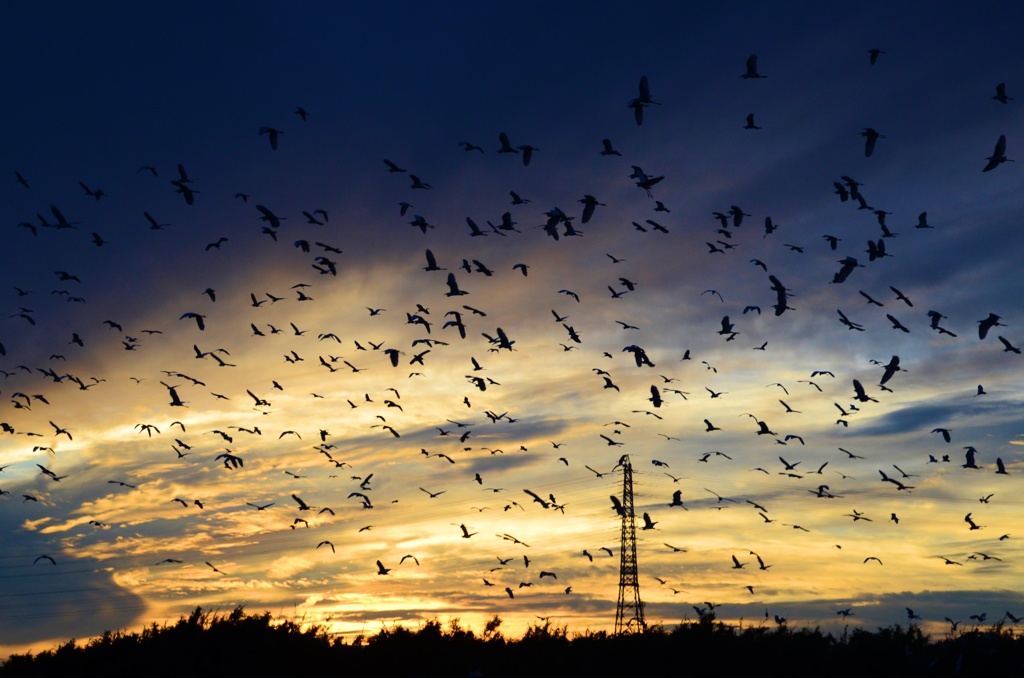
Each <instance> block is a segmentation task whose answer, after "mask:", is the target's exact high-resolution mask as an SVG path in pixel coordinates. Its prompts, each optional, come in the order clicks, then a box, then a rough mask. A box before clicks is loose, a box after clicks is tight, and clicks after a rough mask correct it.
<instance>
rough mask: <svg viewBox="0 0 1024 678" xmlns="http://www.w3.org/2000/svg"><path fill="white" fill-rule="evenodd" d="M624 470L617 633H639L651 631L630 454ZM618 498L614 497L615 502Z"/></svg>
mask: <svg viewBox="0 0 1024 678" xmlns="http://www.w3.org/2000/svg"><path fill="white" fill-rule="evenodd" d="M619 466H621V467H622V505H621V507H616V508H619V515H620V516H621V517H622V536H621V538H620V541H619V553H620V554H621V557H620V559H619V604H618V607H616V609H615V633H616V634H621V633H638V632H642V631H644V630H645V629H646V628H647V623H646V622H645V621H644V604H643V601H641V600H640V580H639V575H638V573H637V565H636V524H635V522H634V515H633V467H632V466H631V465H630V463H629V455H628V454H624V455H622V458H621V459H619ZM614 498H615V497H612V499H614Z"/></svg>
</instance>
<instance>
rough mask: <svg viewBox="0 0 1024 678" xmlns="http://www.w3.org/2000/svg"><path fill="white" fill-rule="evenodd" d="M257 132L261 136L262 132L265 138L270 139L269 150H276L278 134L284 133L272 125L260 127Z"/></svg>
mask: <svg viewBox="0 0 1024 678" xmlns="http://www.w3.org/2000/svg"><path fill="white" fill-rule="evenodd" d="M259 133H260V136H263V135H264V134H266V135H267V139H268V140H269V141H270V148H271V150H274V151H276V150H277V140H278V138H279V136H280V135H282V134H284V131H282V130H279V129H275V128H273V127H260V129H259Z"/></svg>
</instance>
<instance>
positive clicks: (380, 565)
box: [377, 560, 391, 575]
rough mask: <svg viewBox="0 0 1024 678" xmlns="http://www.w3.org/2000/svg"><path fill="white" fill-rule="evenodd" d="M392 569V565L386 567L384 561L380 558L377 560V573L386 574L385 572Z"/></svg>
mask: <svg viewBox="0 0 1024 678" xmlns="http://www.w3.org/2000/svg"><path fill="white" fill-rule="evenodd" d="M390 571H391V568H390V567H384V563H382V562H380V561H379V560H378V561H377V574H378V575H385V574H387V573H388V572H390Z"/></svg>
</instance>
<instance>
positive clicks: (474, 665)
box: [0, 607, 1024, 678]
mask: <svg viewBox="0 0 1024 678" xmlns="http://www.w3.org/2000/svg"><path fill="white" fill-rule="evenodd" d="M500 626H501V619H500V618H499V617H497V616H495V617H493V618H492V619H491V620H490V621H489V622H488V623H487V624H486V625H485V627H484V629H483V631H482V633H480V634H476V633H474V632H473V631H472V630H469V629H466V628H464V627H462V625H461V624H460V623H459V620H457V619H454V620H452V621H450V622H448V623H447V625H444V624H442V623H441V622H439V621H437V620H434V621H430V622H427V623H425V624H423V625H422V626H421V627H420V628H418V629H416V630H410V629H407V628H405V627H403V626H401V625H397V624H396V625H394V626H392V627H389V628H385V629H383V630H381V631H380V632H378V633H377V634H376V635H372V636H358V637H356V638H353V639H350V640H348V641H345V640H344V639H341V638H338V637H335V638H332V637H331V636H330V635H329V634H328V632H327V631H326V629H325V628H324V627H321V626H311V627H308V628H303V627H302V626H301V625H299V624H296V623H295V622H291V621H283V622H275V621H274V620H273V619H271V616H270V613H269V612H263V613H262V614H247V613H245V612H244V610H243V609H242V608H241V607H239V608H236V609H235V610H233V611H232V612H230V613H227V614H211V613H210V612H206V611H203V610H202V609H201V608H196V609H195V611H193V612H192V613H191V614H190V615H189V616H188V617H184V616H183V617H181V618H180V619H179V620H178V621H177V623H175V624H172V625H164V626H158V625H156V624H152V625H151V626H149V627H147V628H145V629H143V630H142V631H139V632H131V633H129V632H124V631H113V632H112V631H107V632H106V633H104V634H103V635H102V636H100V637H98V638H94V639H92V640H90V641H88V642H87V643H85V644H79V643H77V642H76V641H75V640H73V639H72V640H69V641H67V642H66V643H63V644H61V645H59V646H58V647H56V648H55V649H52V650H46V651H44V652H40V653H38V654H31V653H29V654H18V655H13V656H11V657H10V658H9V659H8V660H7V661H6V662H5V663H4V664H3V665H2V666H0V678H8V677H12V676H70V675H105V676H138V675H144V676H171V675H174V676H184V675H201V676H209V675H215V674H221V673H222V672H223V673H224V675H241V674H249V675H271V674H276V673H279V672H280V673H281V675H298V674H299V672H308V671H317V672H320V673H323V672H326V673H327V675H339V676H349V675H369V674H371V673H372V674H373V675H378V676H443V677H445V678H450V677H457V676H468V677H475V676H479V677H481V678H490V677H492V676H517V677H520V676H522V674H523V673H524V672H530V673H533V672H539V673H540V674H541V675H545V676H582V675H597V676H611V675H614V674H615V673H616V672H623V673H626V674H632V675H653V674H655V673H662V672H664V671H672V672H678V673H679V674H682V673H692V672H697V671H715V672H717V674H718V675H738V672H740V671H756V672H758V673H763V672H765V671H767V672H769V673H771V672H773V671H784V672H785V675H787V676H822V675H828V676H864V675H898V674H901V675H926V676H954V675H982V674H988V673H991V672H1002V675H1024V639H1022V638H1024V637H1022V636H1020V635H1017V634H1015V633H1014V632H1013V630H1012V629H1011V628H1007V627H1004V626H1003V624H1002V622H999V623H997V624H996V625H994V626H992V627H989V628H987V629H979V628H974V629H970V630H967V631H963V632H960V633H957V634H950V635H948V636H946V637H944V638H941V639H938V640H933V639H932V638H930V637H929V636H927V635H925V634H924V633H922V631H921V630H920V628H919V627H917V626H916V625H913V624H911V625H908V626H906V627H903V626H899V625H897V626H891V627H888V628H879V629H877V630H876V631H867V630H864V629H860V628H849V627H847V629H846V630H845V631H844V632H843V633H842V634H840V635H839V636H835V635H833V634H831V633H824V632H822V631H821V630H820V629H818V628H814V629H810V628H799V629H797V628H790V627H788V626H786V625H785V624H782V625H777V626H773V627H767V626H741V627H738V626H733V625H727V624H724V623H722V622H719V621H717V620H716V619H715V616H714V613H713V612H710V613H706V614H704V615H702V616H701V617H700V619H698V620H696V621H692V622H684V623H681V624H680V625H678V626H676V627H675V628H673V629H671V630H669V629H666V628H664V627H662V626H654V627H651V628H649V629H648V630H647V631H646V632H645V633H643V634H633V635H622V636H616V635H614V634H608V633H606V632H604V631H598V632H591V631H586V632H581V633H573V634H570V633H568V632H567V630H566V628H565V627H564V626H561V627H560V626H557V625H553V624H551V623H550V621H548V620H545V621H543V622H542V623H538V624H534V625H531V626H530V627H529V628H528V629H527V631H526V633H525V634H524V635H523V636H522V637H521V638H519V639H510V638H506V637H505V636H504V635H502V633H501V631H500ZM723 672H724V673H723Z"/></svg>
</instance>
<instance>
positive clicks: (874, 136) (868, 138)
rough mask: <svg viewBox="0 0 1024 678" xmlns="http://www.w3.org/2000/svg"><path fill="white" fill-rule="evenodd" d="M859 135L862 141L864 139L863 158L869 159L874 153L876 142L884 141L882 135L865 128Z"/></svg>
mask: <svg viewBox="0 0 1024 678" xmlns="http://www.w3.org/2000/svg"><path fill="white" fill-rule="evenodd" d="M860 135H861V136H862V137H864V139H865V141H864V157H865V158H870V157H871V154H872V153H874V152H875V144H876V143H877V142H878V140H879V139H884V138H885V135H884V134H879V133H878V132H877V131H876V130H875V129H874V128H872V127H865V128H864V129H863V131H861V133H860Z"/></svg>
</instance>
